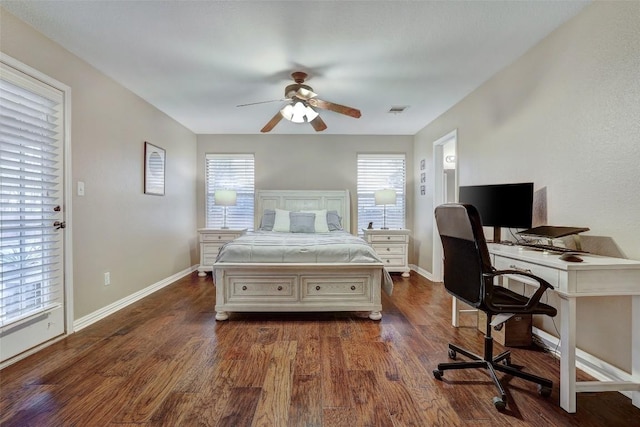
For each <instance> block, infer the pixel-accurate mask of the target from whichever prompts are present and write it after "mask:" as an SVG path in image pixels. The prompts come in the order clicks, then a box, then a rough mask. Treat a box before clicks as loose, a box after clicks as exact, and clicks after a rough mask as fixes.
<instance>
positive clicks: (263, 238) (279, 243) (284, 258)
mask: <svg viewBox="0 0 640 427" xmlns="http://www.w3.org/2000/svg"><path fill="white" fill-rule="evenodd" d="M225 262H231V263H344V264H346V263H382V260H381V259H380V257H379V256H378V254H377V253H376V252H375V250H374V249H373V247H371V245H369V243H367V242H366V241H365V240H364V239H362V238H360V237H357V236H354V235H352V234H349V233H347V232H345V231H332V232H330V233H277V232H270V231H255V232H249V233H246V234H244V235H242V236H240V237H238V238H237V239H235V240H233V241H231V242H229V243H227V244H225V245H224V246H223V247H221V248H220V253H219V254H218V257H217V259H216V264H217V263H225ZM383 272H384V274H383V283H382V286H383V289H384V290H385V292H386V293H387V294H389V295H391V292H392V290H393V281H392V280H391V276H389V273H388V272H387V271H386V270H384V269H383Z"/></svg>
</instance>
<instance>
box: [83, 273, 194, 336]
mask: <svg viewBox="0 0 640 427" xmlns="http://www.w3.org/2000/svg"><path fill="white" fill-rule="evenodd" d="M197 269H198V266H197V265H194V266H191V267H189V268H187V269H185V270H182V271H180V272H178V273H176V274H174V275H172V276H169V277H167V278H166V279H162V280H160V281H159V282H156V283H154V284H152V285H150V286H147V287H146V288H144V289H141V290H139V291H138V292H135V293H133V294H131V295H129V296H126V297H125V298H122V299H121V300H118V301H116V302H114V303H112V304H109V305H108V306H106V307H102V308H101V309H99V310H96V311H94V312H93V313H90V314H87V315H86V316H84V317H81V318H79V319H76V320H74V321H73V332H78V331H79V330H81V329H84V328H86V327H87V326H89V325H92V324H94V323H95V322H97V321H98V320H102V319H104V318H105V317H107V316H109V315H111V314H113V313H115V312H116V311H118V310H122V309H123V308H125V307H126V306H128V305H130V304H133V303H134V302H136V301H139V300H141V299H142V298H144V297H146V296H148V295H151V294H152V293H154V292H156V291H158V290H160V289H162V288H164V287H165V286H167V285H170V284H171V283H173V282H175V281H176V280H178V279H182V278H183V277H185V276H187V275H189V274H191V273H193V272H194V271H196V270H197Z"/></svg>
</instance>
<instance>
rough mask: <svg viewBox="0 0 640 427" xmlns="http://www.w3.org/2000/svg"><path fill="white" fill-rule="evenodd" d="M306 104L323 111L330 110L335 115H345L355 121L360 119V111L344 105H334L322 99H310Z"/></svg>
mask: <svg viewBox="0 0 640 427" xmlns="http://www.w3.org/2000/svg"><path fill="white" fill-rule="evenodd" d="M307 102H308V103H309V105H311V106H312V107H317V108H322V109H323V110H330V111H334V112H336V113H340V114H345V115H347V116H351V117H353V118H355V119H357V118H360V116H361V113H360V110H358V109H356V108H351V107H347V106H345V105H340V104H335V103H333V102H329V101H323V100H322V99H318V98H311V99H308V100H307Z"/></svg>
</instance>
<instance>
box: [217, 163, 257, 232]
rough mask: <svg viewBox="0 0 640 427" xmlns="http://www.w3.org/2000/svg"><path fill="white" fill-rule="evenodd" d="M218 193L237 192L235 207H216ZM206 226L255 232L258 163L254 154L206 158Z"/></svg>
mask: <svg viewBox="0 0 640 427" xmlns="http://www.w3.org/2000/svg"><path fill="white" fill-rule="evenodd" d="M216 190H235V191H236V194H237V199H236V204H235V206H227V207H223V206H217V205H216V204H215V198H214V195H215V192H216ZM206 192H207V194H206V226H207V227H208V228H221V227H222V226H223V224H224V216H225V209H226V224H227V227H228V228H232V229H242V228H248V229H253V212H254V200H255V161H254V156H253V154H207V155H206Z"/></svg>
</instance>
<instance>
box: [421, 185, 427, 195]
mask: <svg viewBox="0 0 640 427" xmlns="http://www.w3.org/2000/svg"><path fill="white" fill-rule="evenodd" d="M426 194H427V190H426V188H425V186H424V185H421V186H420V195H421V196H424V195H426Z"/></svg>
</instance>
